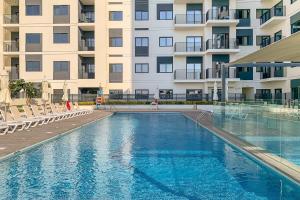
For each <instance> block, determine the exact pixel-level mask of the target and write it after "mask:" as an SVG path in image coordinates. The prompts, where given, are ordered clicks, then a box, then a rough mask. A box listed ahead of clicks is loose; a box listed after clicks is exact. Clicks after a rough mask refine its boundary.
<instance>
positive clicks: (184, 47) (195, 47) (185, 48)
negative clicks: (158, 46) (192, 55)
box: [174, 42, 204, 53]
mask: <svg viewBox="0 0 300 200" xmlns="http://www.w3.org/2000/svg"><path fill="white" fill-rule="evenodd" d="M174 49H175V52H176V53H180V52H202V51H204V48H203V44H202V43H194V42H176V43H175V47H174Z"/></svg>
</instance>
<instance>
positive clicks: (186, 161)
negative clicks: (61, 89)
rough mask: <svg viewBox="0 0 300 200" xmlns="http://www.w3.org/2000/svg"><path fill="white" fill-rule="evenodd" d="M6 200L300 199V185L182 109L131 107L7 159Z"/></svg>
mask: <svg viewBox="0 0 300 200" xmlns="http://www.w3.org/2000/svg"><path fill="white" fill-rule="evenodd" d="M41 134H42V133H41ZM0 199H22V200H24V199H108V200H111V199H151V200H155V199H176V200H180V199H199V200H200V199H201V200H202V199H205V200H206V199H212V200H218V199H238V200H242V199H249V200H254V199H300V187H299V186H298V185H296V184H294V183H293V182H291V181H289V180H287V179H286V178H284V177H282V176H280V175H278V174H277V173H274V172H273V171H271V170H269V169H268V168H266V167H264V166H262V165H261V164H258V163H257V162H255V161H254V160H252V159H249V158H248V157H247V156H245V155H244V154H242V153H240V152H239V151H238V150H236V149H235V148H233V147H231V146H230V145H228V144H227V143H225V142H224V141H222V140H221V139H219V138H218V137H216V136H214V135H213V134H212V133H210V132H209V131H207V130H205V129H203V128H201V127H199V126H197V125H196V124H195V123H194V122H192V121H191V120H189V119H187V118H185V117H184V116H182V115H180V114H168V113H164V114H150V113H148V114H126V113H123V114H116V115H114V116H112V117H110V118H107V119H104V120H102V121H99V122H96V123H93V124H91V125H88V126H86V127H84V128H82V129H79V130H77V131H75V132H74V133H72V134H69V135H66V136H64V137H61V138H59V139H57V140H55V141H53V142H50V143H47V144H44V145H42V146H40V147H38V148H35V149H33V150H31V151H29V152H26V153H24V154H21V155H19V156H16V157H14V158H11V159H9V160H7V161H4V162H1V163H0Z"/></svg>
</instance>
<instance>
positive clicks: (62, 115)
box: [50, 104, 70, 120]
mask: <svg viewBox="0 0 300 200" xmlns="http://www.w3.org/2000/svg"><path fill="white" fill-rule="evenodd" d="M50 108H51V113H52V114H54V115H57V116H58V117H59V118H60V119H61V120H62V119H68V118H70V115H69V114H68V113H66V112H61V111H60V110H58V109H57V108H56V106H55V105H54V104H50Z"/></svg>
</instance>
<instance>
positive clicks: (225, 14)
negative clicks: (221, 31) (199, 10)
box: [206, 8, 236, 21]
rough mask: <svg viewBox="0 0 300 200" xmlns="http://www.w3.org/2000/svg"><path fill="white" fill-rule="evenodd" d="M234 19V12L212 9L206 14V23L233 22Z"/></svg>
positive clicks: (232, 10)
mask: <svg viewBox="0 0 300 200" xmlns="http://www.w3.org/2000/svg"><path fill="white" fill-rule="evenodd" d="M234 19H236V10H234V9H229V10H228V9H223V10H221V9H220V8H212V9H210V10H208V11H207V12H206V21H208V20H234Z"/></svg>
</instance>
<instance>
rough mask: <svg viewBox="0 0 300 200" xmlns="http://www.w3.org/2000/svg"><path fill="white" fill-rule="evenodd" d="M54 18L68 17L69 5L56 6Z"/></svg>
mask: <svg viewBox="0 0 300 200" xmlns="http://www.w3.org/2000/svg"><path fill="white" fill-rule="evenodd" d="M53 14H54V16H68V15H69V6H68V5H55V6H54V7H53Z"/></svg>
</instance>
